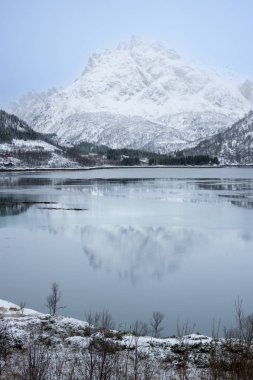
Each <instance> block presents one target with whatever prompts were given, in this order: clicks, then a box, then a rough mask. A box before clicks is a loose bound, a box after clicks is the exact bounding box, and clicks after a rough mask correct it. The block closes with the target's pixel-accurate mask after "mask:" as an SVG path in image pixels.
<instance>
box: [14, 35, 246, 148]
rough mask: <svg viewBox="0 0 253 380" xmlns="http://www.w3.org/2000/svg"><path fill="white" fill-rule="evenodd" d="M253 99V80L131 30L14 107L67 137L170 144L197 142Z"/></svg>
mask: <svg viewBox="0 0 253 380" xmlns="http://www.w3.org/2000/svg"><path fill="white" fill-rule="evenodd" d="M252 107H253V82H252V81H250V80H246V81H244V82H243V81H241V80H240V79H238V78H236V77H235V76H232V75H231V74H230V73H225V72H220V71H217V70H211V69H209V68H206V67H204V66H201V65H199V64H195V63H192V62H189V61H187V60H186V59H184V58H182V57H181V56H180V55H179V54H178V53H177V52H176V51H175V50H172V49H167V48H166V47H164V46H162V45H161V44H160V43H145V42H142V41H139V40H136V39H135V38H133V39H132V40H131V41H130V42H128V43H123V44H120V45H119V46H118V47H117V48H116V49H115V50H112V51H111V50H104V51H102V52H98V53H95V54H93V55H92V56H91V58H90V59H89V61H88V64H87V66H86V68H85V69H84V71H83V72H82V74H81V75H80V76H79V77H78V78H77V79H76V80H75V81H74V82H73V83H72V84H71V85H69V86H68V87H66V88H64V89H63V90H61V89H59V90H58V89H51V90H49V91H48V92H46V93H41V94H36V93H30V94H28V95H26V96H24V97H23V98H22V99H21V100H20V102H18V103H15V104H12V105H11V106H10V108H9V110H10V111H11V112H13V113H15V114H16V115H17V116H19V117H21V118H22V119H24V120H25V121H27V122H28V124H29V125H30V126H32V127H33V128H35V129H36V130H37V131H40V132H45V133H56V134H57V135H58V136H59V138H60V140H61V142H65V143H76V142H79V141H89V142H93V143H99V144H105V145H109V146H111V147H113V148H121V147H131V148H143V149H147V150H156V151H162V152H167V151H171V150H175V149H179V148H184V147H190V146H192V144H195V145H196V143H197V142H198V141H200V140H201V139H204V138H206V137H208V136H212V135H213V134H214V133H216V132H218V131H220V130H223V129H224V128H226V127H228V126H230V125H231V124H232V123H233V122H234V121H236V120H238V119H240V118H241V117H243V116H244V114H245V113H247V112H248V111H249V110H250V109H251V108H252Z"/></svg>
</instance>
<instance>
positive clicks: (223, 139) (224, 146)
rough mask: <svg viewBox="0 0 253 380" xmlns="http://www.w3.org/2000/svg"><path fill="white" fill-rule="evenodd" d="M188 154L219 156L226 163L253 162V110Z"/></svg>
mask: <svg viewBox="0 0 253 380" xmlns="http://www.w3.org/2000/svg"><path fill="white" fill-rule="evenodd" d="M185 153H186V154H194V155H195V154H208V155H211V156H217V157H218V158H219V160H220V161H221V163H224V164H251V165H252V164H253V111H251V112H249V113H248V114H247V115H246V116H245V117H244V118H242V119H241V120H239V121H238V122H236V123H235V124H233V125H232V126H231V127H230V128H228V129H226V130H225V131H224V132H220V133H218V134H217V135H215V136H213V137H211V138H209V139H206V140H203V141H201V142H200V143H199V144H198V145H197V146H196V147H195V148H192V149H189V150H187V151H186V152H185Z"/></svg>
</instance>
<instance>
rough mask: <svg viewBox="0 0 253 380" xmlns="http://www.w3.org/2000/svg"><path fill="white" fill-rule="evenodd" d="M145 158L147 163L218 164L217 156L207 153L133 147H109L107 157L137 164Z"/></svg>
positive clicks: (127, 163)
mask: <svg viewBox="0 0 253 380" xmlns="http://www.w3.org/2000/svg"><path fill="white" fill-rule="evenodd" d="M144 157H145V158H147V159H148V164H149V165H219V160H218V158H217V157H211V156H209V155H204V154H202V155H195V156H193V155H192V156H184V155H183V154H181V153H180V152H178V153H176V154H175V155H174V156H173V155H167V154H159V153H154V152H146V151H142V150H134V149H109V150H108V151H107V159H108V160H110V161H120V163H121V165H127V166H128V165H130V166H131V165H139V164H140V162H141V161H140V160H141V158H144Z"/></svg>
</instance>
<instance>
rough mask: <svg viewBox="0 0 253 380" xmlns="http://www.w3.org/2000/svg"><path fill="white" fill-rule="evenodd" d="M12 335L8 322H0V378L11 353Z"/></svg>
mask: <svg viewBox="0 0 253 380" xmlns="http://www.w3.org/2000/svg"><path fill="white" fill-rule="evenodd" d="M12 349H13V347H12V335H11V332H10V329H9V325H8V322H7V321H5V320H4V319H2V320H0V376H1V375H2V373H3V371H4V370H5V368H6V367H7V365H8V360H9V358H10V356H11V353H12Z"/></svg>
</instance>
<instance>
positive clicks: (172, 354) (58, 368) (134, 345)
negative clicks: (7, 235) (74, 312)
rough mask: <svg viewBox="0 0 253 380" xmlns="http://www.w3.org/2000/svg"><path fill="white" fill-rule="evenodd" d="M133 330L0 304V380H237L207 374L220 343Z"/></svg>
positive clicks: (192, 335)
mask: <svg viewBox="0 0 253 380" xmlns="http://www.w3.org/2000/svg"><path fill="white" fill-rule="evenodd" d="M137 327H138V323H137V324H136V325H135V329H132V330H131V331H132V332H131V333H129V332H128V333H127V332H119V331H115V330H110V329H105V328H104V329H103V328H95V327H94V326H92V325H91V324H89V323H87V322H83V321H80V320H77V319H74V318H67V317H62V316H50V315H48V314H42V313H38V312H36V311H34V310H31V309H26V308H21V307H19V306H17V305H15V304H12V303H10V302H7V301H4V300H0V379H29V380H31V379H33V380H37V379H38V380H43V379H45V380H47V379H52V380H53V379H59V380H60V379H62V380H63V379H64V380H65V379H66V380H79V379H80V380H81V379H146V380H148V379H150V380H151V379H214V378H216V379H222V378H229V379H232V378H237V377H214V376H213V375H212V374H211V372H210V363H211V360H213V359H212V357H214V356H213V355H215V354H216V355H217V350H220V347H221V345H222V341H217V340H214V339H212V338H210V337H206V336H203V335H199V334H190V335H186V336H181V337H173V338H163V339H159V338H153V337H150V336H141V335H140V333H139V332H138V328H137ZM139 327H140V325H139ZM139 331H141V330H139ZM243 378H245V379H247V377H243Z"/></svg>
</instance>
